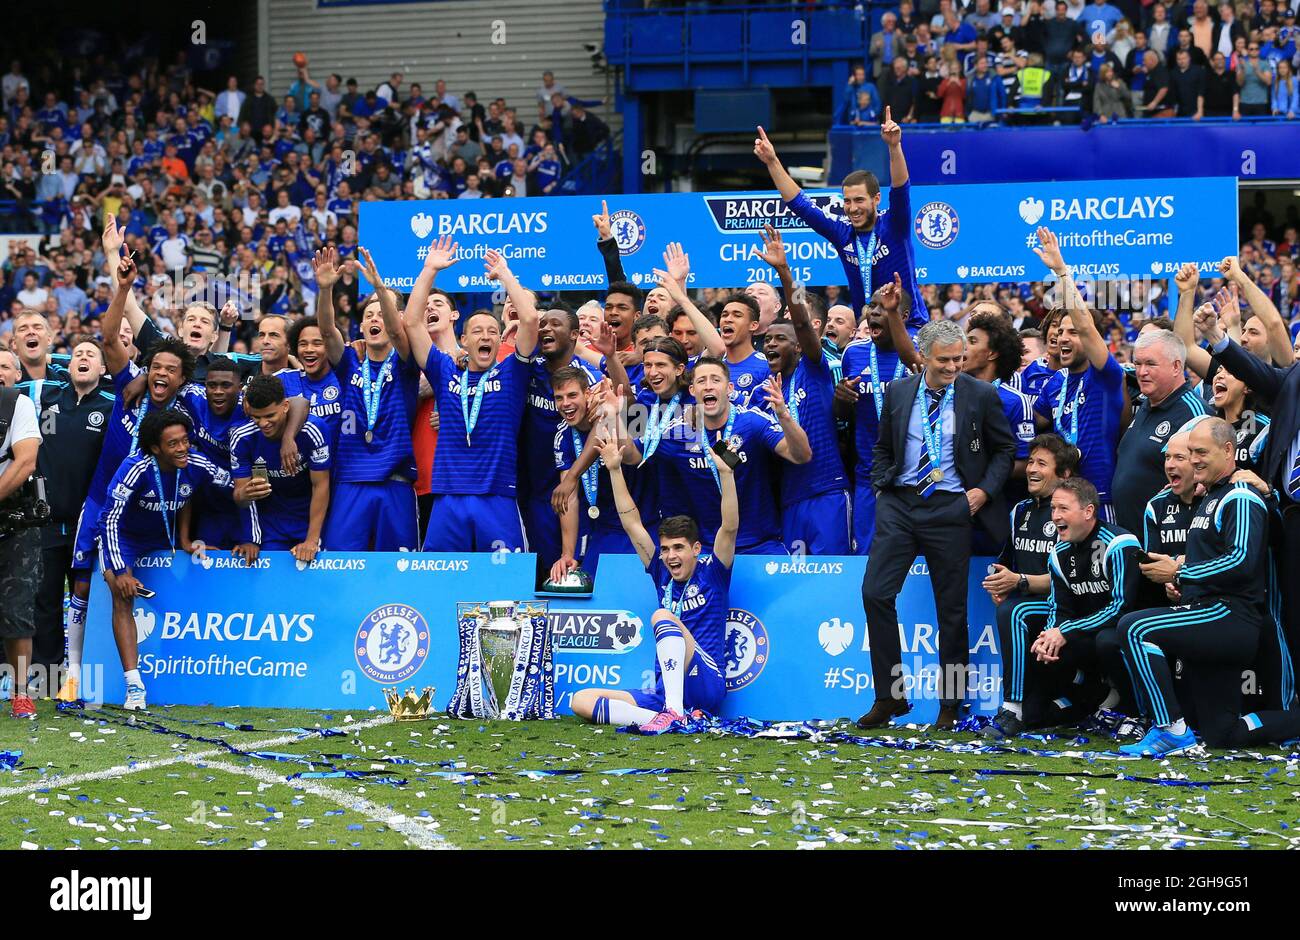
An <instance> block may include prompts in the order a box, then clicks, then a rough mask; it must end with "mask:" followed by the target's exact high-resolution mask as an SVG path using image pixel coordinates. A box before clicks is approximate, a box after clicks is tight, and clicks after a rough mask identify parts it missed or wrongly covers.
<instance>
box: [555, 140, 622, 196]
mask: <svg viewBox="0 0 1300 940" xmlns="http://www.w3.org/2000/svg"><path fill="white" fill-rule="evenodd" d="M622 139H623V134H622V132H621V131H620V132H618V133H616V134H614V135H613V136H611V137H606V138H605V139H604V140H602V141H601V142H600V143H599V144H598V145H597V146H596V149H595V150H593V151H592V152H591V153H589V154H587V156H586V157H584V158H583V159H582V160H580V161H579V162H578V163H577V165H575V166H574V167H573V169H571V170H570V171H569V172H568V173H566V174H564V176H562V177H561V178H560V182H559V185H557V186H556V187H555V195H557V196H581V195H586V194H590V193H608V192H613V191H616V190H614V189H612V188H611V187H612V186H613V184H614V181H615V180H616V179H617V178H618V171H619V143H620V142H621V141H622Z"/></svg>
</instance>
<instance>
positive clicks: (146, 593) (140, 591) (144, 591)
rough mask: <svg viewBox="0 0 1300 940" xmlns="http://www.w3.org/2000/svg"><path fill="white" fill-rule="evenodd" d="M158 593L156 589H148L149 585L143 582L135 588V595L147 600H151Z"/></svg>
mask: <svg viewBox="0 0 1300 940" xmlns="http://www.w3.org/2000/svg"><path fill="white" fill-rule="evenodd" d="M156 594H157V592H156V591H151V590H149V589H148V588H147V587H145V586H144V585H143V584H142V585H140V586H139V587H137V588H136V589H135V596H136V597H143V598H144V599H145V600H150V599H151V598H153V597H154V596H156Z"/></svg>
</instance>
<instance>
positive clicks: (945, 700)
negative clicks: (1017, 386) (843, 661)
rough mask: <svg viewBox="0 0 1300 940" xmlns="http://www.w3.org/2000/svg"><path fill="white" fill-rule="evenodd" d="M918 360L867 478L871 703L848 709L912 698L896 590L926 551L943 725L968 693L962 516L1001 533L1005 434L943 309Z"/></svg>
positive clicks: (887, 716) (991, 395) (868, 719)
mask: <svg viewBox="0 0 1300 940" xmlns="http://www.w3.org/2000/svg"><path fill="white" fill-rule="evenodd" d="M916 339H917V346H918V347H919V349H920V351H921V358H922V360H923V361H924V363H925V369H924V371H923V372H922V373H921V374H920V375H912V376H908V377H907V378H902V379H897V380H895V381H894V382H891V383H890V385H889V388H888V390H887V391H886V393H885V408H884V410H883V412H882V414H881V416H880V434H879V437H878V439H877V441H876V447H875V450H874V452H873V453H874V466H873V467H872V471H871V485H872V487H874V488H875V490H876V535H875V539H874V541H873V542H872V545H871V557H870V559H869V560H868V562H867V573H866V576H865V577H864V578H863V580H862V604H863V607H865V608H866V614H867V632H868V634H869V635H870V638H871V670H872V675H873V678H874V683H875V690H876V703H875V704H874V705H873V706H872V707H871V710H870V711H869V712H867V713H866V714H865V715H863V716H862V717H861V718H859V719H858V727H859V728H864V729H865V728H878V727H881V726H883V725H886V724H888V723H889V721H890V720H891V719H893V718H896V717H898V716H899V715H903V714H905V713H906V712H907V711H908V710H909V708H910V707H911V706H910V705H909V704H908V702H907V698H906V696H905V695H904V693H903V682H904V673H903V670H902V668H901V664H902V650H901V648H900V644H899V631H898V610H897V607H896V605H895V598H896V597H897V596H898V592H899V591H900V590H902V588H903V582H904V581H906V580H907V574H908V571H909V569H910V568H911V566H912V560H913V559H914V558H915V557H916V556H917V555H918V554H921V555H924V556H925V560H926V563H927V564H928V565H929V568H930V584H931V587H932V589H933V591H934V605H935V610H936V612H937V614H938V620H939V667H940V670H941V677H940V698H941V707H940V709H939V718H938V720H937V721H936V722H935V727H937V728H951V727H953V726H954V725H955V724H956V722H957V719H958V717H959V715H960V711H961V705H962V700H963V699H964V698H965V693H966V674H965V671H966V666H967V661H968V659H969V644H968V640H967V632H966V631H967V628H966V589H967V574H968V569H969V567H970V536H971V523H972V520H973V521H975V522H977V523H979V524H980V525H981V527H983V528H984V529H985V530H986V531H987V532H988V534H989V535H990V536H991V537H992V539H993V542H994V544H998V545H1000V544H1002V542H1004V541H1005V540H1006V538H1007V535H1008V525H1009V523H1008V517H1007V509H1006V505H1005V503H1004V501H1003V499H1002V488H1003V485H1004V484H1005V483H1006V482H1007V477H1008V476H1009V475H1010V473H1011V464H1012V461H1013V459H1014V456H1015V443H1014V441H1013V439H1012V437H1011V428H1010V427H1009V426H1008V425H1007V419H1006V415H1005V414H1004V413H1003V411H1002V403H1001V400H1000V398H999V397H998V391H997V389H996V388H994V387H993V386H992V385H989V384H988V383H986V382H981V381H979V380H978V379H976V378H972V377H971V376H969V375H965V374H963V372H962V360H963V359H964V357H965V354H966V334H965V333H964V332H963V331H962V329H961V327H960V326H958V325H957V324H956V323H953V322H952V321H950V320H938V321H935V322H933V323H928V324H926V325H925V326H924V327H923V328H922V329H921V331H920V332H919V333H918V334H917V335H916Z"/></svg>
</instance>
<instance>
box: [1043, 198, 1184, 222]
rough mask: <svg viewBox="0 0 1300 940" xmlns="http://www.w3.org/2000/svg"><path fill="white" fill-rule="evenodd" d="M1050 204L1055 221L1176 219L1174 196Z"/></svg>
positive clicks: (1066, 200)
mask: <svg viewBox="0 0 1300 940" xmlns="http://www.w3.org/2000/svg"><path fill="white" fill-rule="evenodd" d="M1050 205H1051V209H1050V214H1051V219H1052V221H1053V222H1069V221H1075V220H1079V221H1082V220H1088V221H1093V222H1108V221H1113V220H1116V219H1121V220H1122V219H1171V218H1173V216H1174V197H1173V196H1106V197H1104V198H1098V197H1096V196H1088V197H1086V198H1084V199H1053V200H1051V203H1050Z"/></svg>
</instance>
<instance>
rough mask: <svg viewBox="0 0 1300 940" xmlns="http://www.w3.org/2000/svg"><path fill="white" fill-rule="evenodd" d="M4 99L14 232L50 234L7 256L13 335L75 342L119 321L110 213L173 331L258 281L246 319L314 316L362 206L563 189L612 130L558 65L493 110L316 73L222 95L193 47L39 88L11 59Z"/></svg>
mask: <svg viewBox="0 0 1300 940" xmlns="http://www.w3.org/2000/svg"><path fill="white" fill-rule="evenodd" d="M0 97H2V98H3V110H0V180H2V181H3V191H0V232H5V233H35V234H37V235H40V236H45V237H44V238H42V239H32V240H28V241H27V244H22V243H15V244H13V245H12V246H11V249H10V252H9V254H8V256H7V257H5V258H4V259H3V272H2V280H0V335H2V334H3V333H4V332H5V331H7V329H8V328H9V325H10V324H9V321H10V320H11V318H12V316H13V315H14V314H15V313H16V312H17V311H18V310H20V309H23V308H30V309H35V310H39V311H41V312H42V313H44V314H46V315H47V316H49V317H50V319H51V324H52V325H53V326H55V328H56V333H58V334H59V336H60V337H62V336H64V335H67V336H71V335H74V334H76V333H78V332H79V331H80V330H81V328H82V325H83V323H84V321H86V320H88V319H89V320H93V319H94V318H95V317H97V316H98V315H99V314H101V313H102V312H103V311H104V310H105V309H106V308H107V306H108V301H109V298H110V294H111V289H110V282H109V279H108V278H107V277H106V276H105V275H104V271H103V268H102V263H103V258H102V257H101V256H100V252H99V235H100V232H101V231H102V229H103V227H104V224H105V222H106V220H107V219H109V218H116V219H117V221H118V223H119V225H120V226H121V227H122V228H123V229H124V230H125V232H126V238H127V246H128V249H129V250H133V251H135V252H136V257H137V261H138V264H139V270H140V278H141V282H140V283H141V286H142V288H143V290H144V291H145V293H146V296H147V300H148V303H149V309H150V311H151V313H153V314H154V315H155V316H156V317H157V318H158V320H159V322H160V325H161V326H162V327H163V328H164V329H165V330H170V329H171V322H170V311H171V310H172V309H173V308H174V307H175V306H177V305H178V303H179V299H177V298H174V296H173V295H174V294H175V292H176V290H177V285H179V284H181V283H182V281H183V279H184V278H185V277H191V278H192V279H194V278H197V279H199V280H200V281H202V280H203V279H208V280H210V281H214V280H215V279H218V278H223V279H228V280H231V281H232V282H234V281H240V280H241V279H242V281H243V282H244V283H249V282H253V283H257V284H259V285H260V290H259V291H257V293H259V294H260V301H253V303H254V304H255V305H256V306H260V308H261V309H260V311H259V310H257V309H252V310H246V311H244V312H245V313H246V314H256V313H258V312H263V313H269V312H275V313H295V312H297V313H301V312H310V311H311V309H312V307H313V300H314V297H315V293H316V286H315V282H314V279H313V275H312V268H311V264H310V258H311V256H312V253H313V252H314V251H315V250H316V249H318V248H320V247H321V246H322V245H324V244H326V243H333V244H335V245H337V246H338V247H339V251H340V253H341V254H342V255H343V256H344V257H348V256H349V255H351V254H352V253H353V252H354V251H355V249H356V245H357V222H358V217H357V210H358V205H359V203H360V202H362V201H366V200H390V199H453V198H455V199H476V198H495V197H510V196H544V195H558V194H559V191H560V186H561V183H562V179H563V176H564V174H565V173H566V172H568V170H569V169H571V168H572V167H573V166H575V165H576V164H577V163H579V162H581V161H582V159H583V158H584V157H586V156H587V155H588V154H590V153H591V152H592V151H593V150H595V149H596V148H597V147H598V146H599V144H600V143H601V142H602V141H603V140H605V139H606V138H607V137H608V136H609V129H608V127H607V126H606V124H605V123H604V122H603V121H602V120H601V119H600V118H599V117H598V116H597V115H596V114H594V113H593V112H592V111H591V110H589V109H590V108H593V107H595V106H596V105H598V104H599V102H595V101H583V100H581V99H578V98H574V97H571V96H570V95H569V93H568V91H567V90H566V89H565V87H564V85H563V83H562V82H560V81H559V80H557V79H556V77H555V76H554V75H553V74H552V73H551V72H549V71H547V72H545V73H544V74H543V75H542V77H541V82H540V83H539V85H538V87H537V88H536V90H535V93H534V94H532V95H530V96H529V100H526V101H525V100H518V101H507V100H506V99H505V98H495V99H492V100H484V101H479V99H478V97H477V96H476V95H475V93H474V92H473V91H469V90H464V91H462V90H460V89H457V90H454V91H453V90H452V89H451V88H450V87H449V86H448V84H447V82H446V81H444V80H443V79H441V78H439V79H437V80H436V81H435V82H433V83H432V87H429V86H428V85H422V84H421V83H419V82H412V83H409V84H408V82H407V77H406V76H405V75H403V74H402V73H400V72H398V73H393V74H392V75H391V76H390V77H389V79H388V80H387V81H385V82H383V83H381V84H379V86H378V87H377V88H373V89H366V90H361V89H360V86H359V84H358V82H357V80H356V79H355V78H347V79H344V78H343V77H342V76H340V75H338V74H330V75H327V76H325V77H324V78H323V79H321V80H317V78H316V77H313V75H312V74H311V72H310V70H309V66H308V65H307V63H306V61H305V60H304V61H303V64H302V65H299V66H297V77H296V79H295V80H294V82H293V83H292V84H291V85H290V86H289V87H288V88H285V89H279V90H275V91H273V90H272V89H270V88H268V86H267V82H266V80H265V79H264V78H263V77H261V76H258V77H257V78H256V79H255V80H254V82H253V83H252V85H251V87H249V86H247V85H245V84H243V83H241V81H240V80H239V79H238V78H237V77H236V76H234V75H230V76H228V77H227V78H226V79H225V81H224V85H223V86H221V87H220V89H219V90H213V89H209V88H206V87H204V86H203V83H201V81H200V77H199V76H198V75H196V73H194V72H193V71H192V70H191V68H190V67H189V65H188V64H187V60H186V57H185V54H184V53H178V54H177V57H176V59H175V60H174V61H173V62H172V63H171V64H170V65H167V64H165V63H159V62H157V61H146V60H138V61H127V62H126V64H125V65H124V66H122V67H120V68H118V67H116V66H113V67H105V68H104V70H103V71H102V73H97V74H92V70H89V69H61V70H51V69H49V68H48V67H42V68H41V69H40V70H38V71H37V72H33V73H32V74H30V75H29V74H28V69H27V68H26V65H25V63H23V62H21V61H17V60H15V61H13V62H12V63H11V65H10V67H9V70H8V72H7V74H5V75H4V76H3V78H2V79H0ZM32 242H38V243H39V244H40V246H41V250H40V251H39V253H38V252H37V251H35V250H33V249H32V247H30V246H31V243H32ZM351 291H352V297H351V299H352V300H353V301H355V299H356V297H355V291H356V287H355V284H353V285H351ZM246 299H247V298H246ZM218 306H220V304H218Z"/></svg>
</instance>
